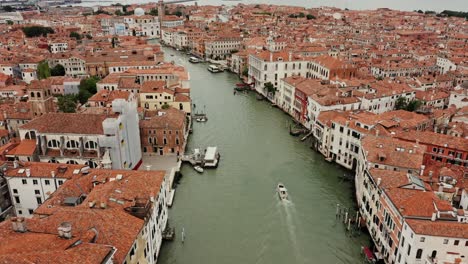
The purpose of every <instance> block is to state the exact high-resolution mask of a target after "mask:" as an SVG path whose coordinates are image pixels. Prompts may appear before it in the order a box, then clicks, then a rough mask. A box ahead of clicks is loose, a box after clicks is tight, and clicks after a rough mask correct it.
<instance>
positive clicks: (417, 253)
mask: <svg viewBox="0 0 468 264" xmlns="http://www.w3.org/2000/svg"><path fill="white" fill-rule="evenodd" d="M422 252H423V250H422V249H421V248H420V249H418V251H416V259H421V256H422Z"/></svg>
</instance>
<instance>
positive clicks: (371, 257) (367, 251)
mask: <svg viewBox="0 0 468 264" xmlns="http://www.w3.org/2000/svg"><path fill="white" fill-rule="evenodd" d="M363 251H364V254H365V255H366V258H367V260H370V261H373V260H374V254H372V251H371V250H370V249H369V248H368V247H365V248H364V250H363Z"/></svg>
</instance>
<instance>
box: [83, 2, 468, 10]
mask: <svg viewBox="0 0 468 264" xmlns="http://www.w3.org/2000/svg"><path fill="white" fill-rule="evenodd" d="M152 2H153V3H154V2H156V1H146V0H143V1H142V0H125V1H109V2H106V5H107V4H108V5H111V4H115V3H121V4H146V3H152ZM194 2H195V1H194ZM196 2H197V3H198V5H200V6H203V5H231V6H232V5H237V4H240V3H242V4H246V5H250V4H272V5H289V6H302V7H306V8H316V7H321V6H329V7H336V8H340V9H345V8H348V9H350V10H375V9H378V8H390V9H394V10H402V11H413V10H422V11H436V12H442V11H444V10H452V11H461V12H468V1H466V0H449V1H441V0H410V1H408V0H393V1H385V0H356V1H354V0H315V1H314V0H291V1H289V2H287V3H285V2H284V1H282V0H254V1H248V0H243V1H233V0H227V1H223V0H198V1H196ZM84 4H91V5H94V4H95V2H86V3H84ZM185 4H187V5H193V2H189V3H185Z"/></svg>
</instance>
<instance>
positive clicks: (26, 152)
mask: <svg viewBox="0 0 468 264" xmlns="http://www.w3.org/2000/svg"><path fill="white" fill-rule="evenodd" d="M36 146H37V145H36V140H35V139H24V140H21V142H20V143H19V145H18V146H16V148H14V149H12V150H10V151H9V152H8V153H7V155H15V156H32V155H33V154H34V152H35V151H36Z"/></svg>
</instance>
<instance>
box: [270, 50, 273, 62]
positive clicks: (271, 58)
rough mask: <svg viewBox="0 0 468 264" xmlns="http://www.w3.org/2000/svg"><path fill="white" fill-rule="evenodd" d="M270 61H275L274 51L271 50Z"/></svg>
mask: <svg viewBox="0 0 468 264" xmlns="http://www.w3.org/2000/svg"><path fill="white" fill-rule="evenodd" d="M270 61H273V52H271V51H270Z"/></svg>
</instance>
